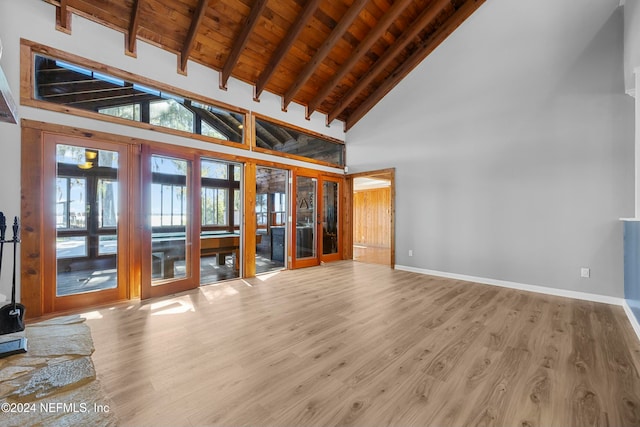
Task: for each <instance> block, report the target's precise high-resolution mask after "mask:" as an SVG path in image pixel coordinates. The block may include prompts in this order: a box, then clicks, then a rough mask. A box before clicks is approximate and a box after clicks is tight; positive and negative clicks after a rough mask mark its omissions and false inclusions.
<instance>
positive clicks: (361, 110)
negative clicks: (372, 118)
mask: <svg viewBox="0 0 640 427" xmlns="http://www.w3.org/2000/svg"><path fill="white" fill-rule="evenodd" d="M484 2H485V0H468V1H467V2H465V3H464V4H463V5H462V6H460V8H459V9H457V10H456V11H455V12H454V13H453V15H451V17H450V18H449V19H448V20H447V22H446V23H445V24H444V25H442V26H441V27H439V28H438V29H437V30H436V31H435V32H434V33H433V34H432V35H430V36H429V37H428V38H427V39H426V40H424V41H422V42H421V43H419V46H418V48H417V49H416V51H415V52H414V53H413V54H411V56H410V57H409V58H407V60H406V61H404V62H403V63H402V64H401V65H400V66H398V68H396V69H395V70H394V71H393V72H392V73H391V74H390V75H389V76H388V77H387V78H386V79H385V81H384V82H383V83H382V84H381V85H380V86H379V87H378V88H377V89H376V90H375V91H373V93H372V94H371V95H370V96H368V97H367V99H366V100H365V101H364V102H363V103H362V104H360V105H359V106H358V108H356V109H355V110H354V111H353V112H352V113H351V114H350V115H349V117H348V118H347V120H346V121H345V130H349V129H350V128H351V127H352V126H353V125H354V124H355V123H357V122H358V120H360V119H361V118H362V117H364V115H365V114H366V113H367V112H368V111H369V110H371V108H373V106H374V105H376V104H377V103H378V102H379V101H380V100H381V99H382V97H384V96H385V95H386V94H387V93H388V92H389V91H390V90H391V89H393V88H394V87H395V86H396V85H397V84H398V83H399V82H400V80H402V79H403V78H404V77H406V75H407V74H409V73H410V72H411V71H412V70H413V69H414V68H415V67H416V66H417V65H418V64H420V63H421V62H422V61H423V60H424V58H426V57H427V55H429V54H430V53H431V52H433V51H434V50H435V49H436V48H437V47H438V46H439V45H440V43H442V42H443V41H444V40H445V39H446V38H447V37H449V35H451V33H453V32H454V31H455V30H456V29H457V28H458V27H459V26H460V24H462V23H463V22H464V21H465V20H466V19H467V18H468V17H469V16H471V14H472V13H473V12H475V11H476V9H478V8H479V7H480V6H481V5H482V4H483V3H484Z"/></svg>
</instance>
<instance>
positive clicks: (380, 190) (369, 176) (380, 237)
mask: <svg viewBox="0 0 640 427" xmlns="http://www.w3.org/2000/svg"><path fill="white" fill-rule="evenodd" d="M394 172H395V171H394V170H393V169H389V170H383V171H376V172H366V173H360V174H354V175H351V177H352V178H353V259H354V261H360V262H364V263H369V264H383V265H390V266H391V267H392V268H393V267H394V265H395V244H394V242H395V227H394V202H395V185H394Z"/></svg>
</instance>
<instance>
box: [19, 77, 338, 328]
mask: <svg viewBox="0 0 640 427" xmlns="http://www.w3.org/2000/svg"><path fill="white" fill-rule="evenodd" d="M27 81H28V79H27ZM21 126H22V143H21V147H22V153H21V157H22V167H21V188H22V190H21V193H22V198H21V199H22V202H21V222H22V225H23V230H22V236H21V237H22V243H21V247H22V250H21V253H20V259H21V261H20V262H21V266H22V268H21V273H20V274H21V282H20V284H21V303H23V304H25V306H26V307H27V316H28V318H35V317H40V316H42V315H44V314H45V313H47V312H50V311H51V307H50V306H49V307H47V310H45V307H44V303H43V301H44V291H43V283H44V280H45V278H44V274H45V272H46V270H45V269H44V261H43V254H44V247H43V244H44V242H45V240H44V239H43V238H42V231H43V224H42V220H43V217H42V215H41V214H40V213H41V212H44V209H43V206H44V200H43V197H44V195H43V193H42V188H43V182H42V180H43V179H44V178H43V170H44V169H43V167H44V165H43V161H42V160H43V158H44V157H43V156H44V153H43V145H44V142H43V140H42V135H44V134H58V135H61V136H65V137H69V138H81V139H83V140H84V142H86V141H93V140H99V141H104V142H108V143H115V144H120V145H124V146H127V150H129V153H130V155H131V162H130V164H129V166H128V170H129V174H130V175H129V176H130V185H129V200H130V204H129V208H130V209H131V210H133V211H135V212H139V214H138V215H135V216H134V218H133V219H132V220H131V221H130V223H129V227H128V230H127V232H128V236H129V237H128V238H129V239H130V241H131V246H130V253H129V255H128V259H129V266H128V281H129V284H130V286H129V288H128V294H127V295H124V296H123V298H139V297H142V296H143V295H142V292H141V287H140V284H141V278H142V277H143V275H144V274H145V271H144V270H145V268H146V265H147V263H145V262H142V261H143V259H146V258H143V257H144V254H143V248H142V246H143V245H142V241H143V240H142V239H140V238H139V237H140V236H141V234H142V232H143V231H144V229H145V224H144V216H143V213H142V209H141V208H142V198H141V197H139V189H140V188H141V182H142V181H141V178H140V177H141V174H142V173H141V169H140V167H141V164H142V163H141V162H140V159H141V147H143V148H144V147H147V148H146V149H149V150H153V151H154V152H160V151H162V152H172V153H176V152H177V153H180V154H184V155H187V156H191V157H193V158H196V156H202V157H210V158H217V159H220V160H224V161H230V162H235V163H244V164H245V165H246V168H248V172H245V181H244V182H245V184H244V185H246V186H247V188H246V190H245V191H246V192H247V193H248V194H249V199H251V194H250V192H251V188H253V192H254V193H255V172H254V176H253V178H252V175H251V170H252V169H255V167H256V166H258V165H259V166H264V167H272V168H279V169H283V170H286V171H289V172H290V176H293V175H294V174H301V175H304V176H309V177H315V178H318V177H320V176H323V177H326V178H333V179H336V180H340V179H343V178H344V175H343V174H340V173H331V172H324V171H320V170H317V169H309V168H304V167H300V166H292V165H288V164H283V163H279V162H274V161H266V160H260V159H253V158H247V157H244V156H238V155H231V154H225V153H219V152H215V151H210V150H202V149H196V148H191V147H181V146H175V145H172V144H166V143H160V142H155V141H151V140H145V139H140V138H135V137H129V136H122V135H117V134H111V133H106V132H99V131H92V130H87V129H82V128H76V127H69V126H65V125H58V124H50V123H45V122H40V121H34V120H29V119H22V120H21ZM289 187H290V188H289V190H288V191H289V193H288V194H289V196H288V197H289V198H292V197H294V192H293V191H292V189H291V184H290V185H289ZM345 188H346V187H345ZM249 199H248V200H249ZM252 200H253V204H254V205H253V207H252V205H251V203H250V202H245V207H244V210H245V221H246V220H247V218H254V216H253V215H251V216H248V215H246V212H247V209H249V210H252V209H255V194H253V197H252ZM251 212H253V211H251ZM254 226H255V224H254ZM346 227H347V225H346V224H345V225H344V226H343V233H347V232H348V231H347V229H346ZM244 230H245V235H248V234H247V233H251V235H255V230H253V232H251V225H250V224H245V229H244ZM292 234H293V233H291V232H289V233H288V236H289V237H288V239H289V244H288V245H287V248H288V253H287V257H289V256H291V255H292V252H291V250H292V248H293V246H292V243H291V238H292ZM343 238H344V235H343ZM254 239H255V237H254ZM343 241H344V240H343ZM244 246H245V248H246V250H248V251H246V252H245V253H244V255H243V256H244V259H245V266H247V267H245V270H244V274H245V276H246V277H251V276H252V275H253V274H255V272H253V274H252V271H251V268H252V267H251V263H250V262H247V260H250V259H251V258H249V257H250V256H251V254H250V248H255V240H254V241H253V243H251V242H250V241H245V243H244ZM343 247H344V243H343ZM254 251H255V249H254ZM253 256H254V258H255V253H254V254H253ZM287 259H289V258H287ZM286 265H287V266H288V267H289V268H292V267H293V266H292V263H290V262H288V261H287V262H286ZM148 268H149V269H150V266H149V267H148ZM253 268H255V264H254V266H253ZM146 274H149V275H150V271H149V272H147V273H146ZM98 304H100V301H92V302H91V305H98ZM58 308H60V310H63V308H62V307H60V306H59V305H58ZM68 308H71V307H70V306H69V307H67V306H65V309H68Z"/></svg>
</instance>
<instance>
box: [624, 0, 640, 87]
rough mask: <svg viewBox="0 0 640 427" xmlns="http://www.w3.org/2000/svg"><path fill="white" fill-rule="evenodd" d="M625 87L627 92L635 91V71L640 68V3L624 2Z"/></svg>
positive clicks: (636, 1) (630, 0)
mask: <svg viewBox="0 0 640 427" xmlns="http://www.w3.org/2000/svg"><path fill="white" fill-rule="evenodd" d="M623 3H624V87H625V91H626V92H632V91H634V90H635V86H636V82H635V79H634V75H633V71H634V69H635V68H636V67H638V66H640V3H639V2H638V0H625V1H624V2H623Z"/></svg>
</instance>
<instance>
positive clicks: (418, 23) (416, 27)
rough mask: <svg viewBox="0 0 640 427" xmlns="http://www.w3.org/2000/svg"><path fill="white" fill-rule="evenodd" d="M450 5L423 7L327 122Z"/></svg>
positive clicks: (445, 0) (443, 1) (444, 0)
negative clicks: (410, 24)
mask: <svg viewBox="0 0 640 427" xmlns="http://www.w3.org/2000/svg"><path fill="white" fill-rule="evenodd" d="M447 7H451V0H437V1H436V2H435V3H433V4H431V6H430V7H428V8H426V9H424V10H423V11H422V13H421V14H420V15H419V16H418V18H416V20H415V21H414V23H413V25H412V26H411V27H410V28H407V30H406V31H404V32H403V33H402V35H401V36H400V37H398V39H397V40H396V41H395V43H394V44H393V45H391V46H389V48H388V49H387V50H386V51H385V53H384V54H383V55H382V56H381V57H380V58H378V60H377V61H376V63H375V64H373V66H372V67H371V68H369V70H368V71H367V72H366V74H364V75H363V76H362V77H361V78H360V80H358V82H357V83H356V84H355V85H354V86H353V87H352V88H351V89H349V91H348V92H347V93H346V94H345V95H344V96H343V97H342V98H341V99H340V102H339V103H338V104H337V105H336V106H335V107H334V108H333V110H332V111H331V112H330V113H329V114H328V115H327V124H329V123H331V122H332V121H334V120H335V119H336V118H337V117H338V116H339V115H340V114H341V113H342V112H343V111H344V110H345V109H346V108H347V107H348V106H349V104H351V103H352V102H353V100H354V99H356V97H357V96H358V95H359V94H360V92H362V91H363V90H364V89H366V87H367V86H368V85H369V84H370V83H371V82H372V81H373V79H374V78H375V77H376V76H377V75H378V74H380V73H381V72H382V71H383V70H384V69H385V68H386V67H387V65H389V63H390V62H391V61H392V60H393V59H395V57H396V56H397V55H398V53H400V52H402V50H404V48H405V47H407V45H409V43H411V42H412V41H413V39H414V38H416V37H417V36H418V34H420V32H421V31H422V30H424V28H425V27H426V26H427V25H428V24H429V23H430V22H432V21H433V20H434V19H435V18H436V17H437V16H438V15H439V14H440V12H441V11H442V10H443V9H445V8H447Z"/></svg>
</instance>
